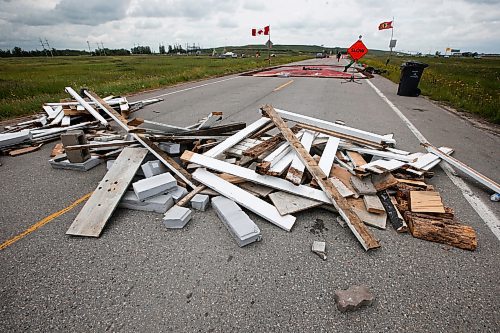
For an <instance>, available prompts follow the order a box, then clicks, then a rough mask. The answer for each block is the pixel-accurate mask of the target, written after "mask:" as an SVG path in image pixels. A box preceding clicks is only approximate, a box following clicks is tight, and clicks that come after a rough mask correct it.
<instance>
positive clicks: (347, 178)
mask: <svg viewBox="0 0 500 333" xmlns="http://www.w3.org/2000/svg"><path fill="white" fill-rule="evenodd" d="M351 176H352V175H351V173H350V172H349V171H347V170H346V169H344V168H342V167H341V166H339V165H337V164H334V165H333V167H332V170H331V171H330V178H331V177H335V178H338V179H339V180H340V181H341V182H342V184H344V185H345V186H346V187H347V188H348V189H349V190H350V191H351V192H353V193H354V198H359V194H358V192H356V190H355V189H354V187H353V186H352V184H351Z"/></svg>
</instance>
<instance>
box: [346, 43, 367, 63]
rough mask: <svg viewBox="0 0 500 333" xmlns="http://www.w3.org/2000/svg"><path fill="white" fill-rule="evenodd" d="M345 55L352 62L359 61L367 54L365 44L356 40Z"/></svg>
mask: <svg viewBox="0 0 500 333" xmlns="http://www.w3.org/2000/svg"><path fill="white" fill-rule="evenodd" d="M347 53H349V55H350V56H351V58H352V59H353V60H356V61H357V60H359V59H361V58H363V57H364V56H365V54H367V53H368V49H367V48H366V46H365V44H363V42H362V41H361V40H358V41H357V42H356V43H354V44H352V45H351V47H350V48H348V49H347Z"/></svg>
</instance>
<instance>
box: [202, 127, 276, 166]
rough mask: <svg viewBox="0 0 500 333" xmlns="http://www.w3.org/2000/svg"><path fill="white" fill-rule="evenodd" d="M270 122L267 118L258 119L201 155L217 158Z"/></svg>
mask: <svg viewBox="0 0 500 333" xmlns="http://www.w3.org/2000/svg"><path fill="white" fill-rule="evenodd" d="M269 122H270V120H269V119H267V118H260V119H259V120H257V121H255V122H254V123H252V124H250V125H249V126H247V127H245V128H244V129H242V130H241V131H239V132H237V133H236V134H234V135H232V136H230V137H229V138H227V139H226V140H224V141H222V142H221V143H219V144H218V145H217V146H215V147H213V148H212V149H210V150H208V151H207V152H205V153H204V154H203V155H205V156H208V157H217V156H219V155H221V154H223V153H224V151H226V149H229V148H231V147H232V146H234V145H235V144H237V143H238V142H240V141H241V140H243V139H245V138H247V137H249V136H250V135H252V134H253V133H254V132H256V131H258V130H259V129H261V128H262V127H264V126H265V125H267V124H268V123H269Z"/></svg>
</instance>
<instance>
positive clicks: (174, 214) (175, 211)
mask: <svg viewBox="0 0 500 333" xmlns="http://www.w3.org/2000/svg"><path fill="white" fill-rule="evenodd" d="M191 215H192V212H191V209H189V208H186V207H180V206H177V205H174V206H173V207H172V208H170V209H169V210H168V211H167V212H166V213H165V216H164V217H163V224H164V225H165V227H167V228H169V229H181V228H184V226H185V225H186V224H187V223H188V222H189V221H190V220H191Z"/></svg>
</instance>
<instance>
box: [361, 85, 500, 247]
mask: <svg viewBox="0 0 500 333" xmlns="http://www.w3.org/2000/svg"><path fill="white" fill-rule="evenodd" d="M366 82H367V83H368V85H370V87H372V88H373V90H375V92H376V93H377V95H379V96H380V98H382V100H384V101H385V102H386V103H387V104H388V105H389V106H390V107H391V109H392V110H393V111H394V112H395V113H396V114H397V115H398V116H399V118H401V120H402V121H403V122H404V123H405V125H406V126H408V128H409V129H410V131H412V132H413V134H414V135H415V136H416V137H417V139H418V140H419V141H420V142H422V143H424V142H428V141H427V139H426V138H425V137H424V136H423V135H422V133H420V131H419V130H418V129H417V128H416V127H415V125H413V124H412V123H411V121H410V120H409V119H408V118H406V116H405V115H404V114H403V113H402V112H401V110H399V109H398V108H397V107H396V106H395V105H394V104H393V103H392V102H391V101H390V100H389V99H388V98H387V97H386V96H385V95H384V94H383V93H382V92H381V91H380V90H379V89H378V88H377V87H376V86H375V85H374V84H373V83H371V82H370V80H366ZM439 165H440V166H441V169H443V171H444V172H445V173H446V175H447V176H448V178H450V180H451V181H452V183H453V184H455V186H456V187H458V188H459V189H460V191H461V192H462V195H463V196H464V198H465V200H467V201H468V202H469V204H470V205H471V207H472V208H473V209H474V210H475V211H476V213H477V214H478V215H479V217H480V218H481V219H482V220H483V221H484V222H485V223H486V225H487V226H488V227H489V228H490V230H491V232H493V235H495V237H496V238H497V239H498V240H500V220H499V219H498V217H497V216H496V215H495V213H493V212H492V211H491V210H490V209H489V208H488V206H486V204H485V203H484V202H483V201H482V200H481V199H480V198H479V197H477V196H476V195H475V194H474V192H472V190H471V188H470V187H469V185H467V184H466V183H465V182H464V181H463V180H462V179H461V178H460V177H458V176H455V170H453V168H452V167H451V166H450V165H449V164H448V163H446V162H445V161H441V163H439Z"/></svg>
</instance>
